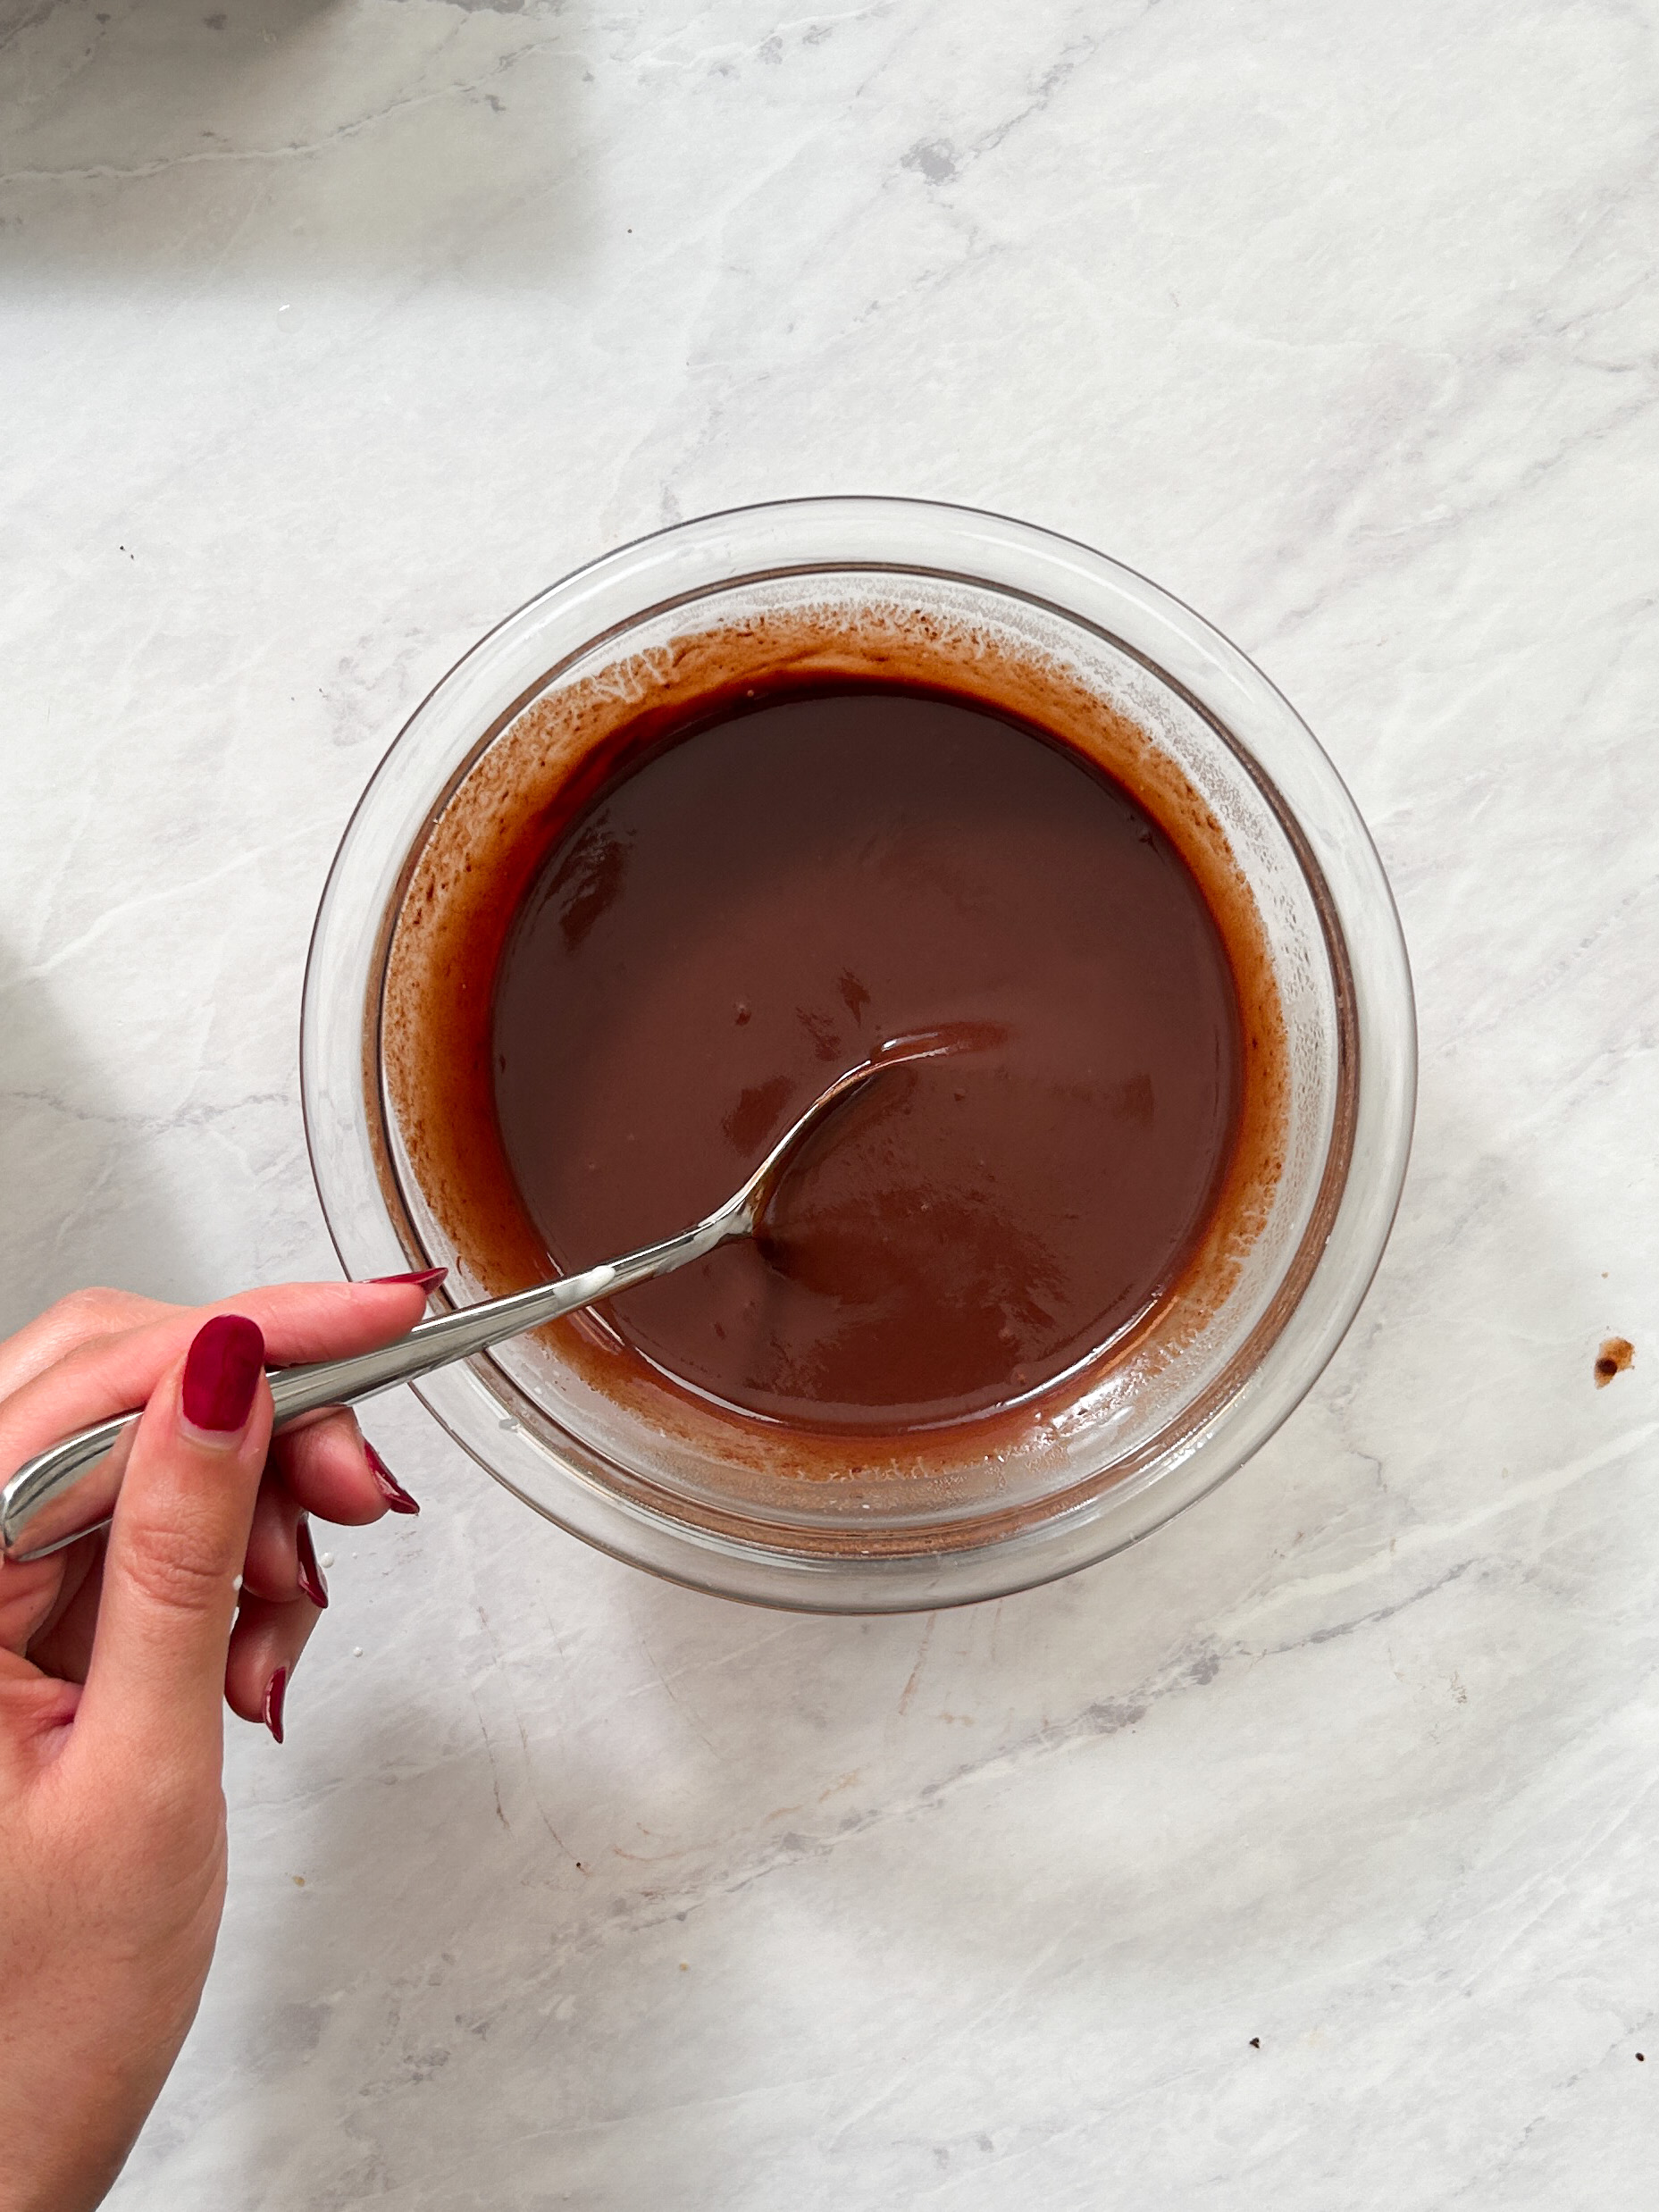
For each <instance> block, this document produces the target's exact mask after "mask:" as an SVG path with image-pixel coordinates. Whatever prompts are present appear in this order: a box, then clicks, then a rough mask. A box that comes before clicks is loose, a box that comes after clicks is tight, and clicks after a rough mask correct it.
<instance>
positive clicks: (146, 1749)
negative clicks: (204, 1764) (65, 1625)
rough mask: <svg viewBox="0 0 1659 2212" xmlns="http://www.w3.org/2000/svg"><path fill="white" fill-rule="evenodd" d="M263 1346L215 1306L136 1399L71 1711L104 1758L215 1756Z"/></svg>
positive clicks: (155, 1764)
mask: <svg viewBox="0 0 1659 2212" xmlns="http://www.w3.org/2000/svg"><path fill="white" fill-rule="evenodd" d="M264 1357H265V1345H264V1336H263V1335H262V1334H261V1332H260V1330H259V1328H258V1327H257V1325H256V1323H255V1322H253V1321H249V1320H244V1319H243V1318H242V1316H241V1315H240V1314H237V1313H220V1314H215V1315H214V1318H213V1320H210V1321H208V1322H206V1323H205V1325H204V1326H203V1327H202V1328H200V1329H199V1330H198V1331H197V1335H196V1336H195V1338H194V1340H193V1341H192V1343H191V1345H190V1348H189V1352H188V1353H187V1354H186V1355H185V1360H184V1365H183V1367H182V1369H181V1370H180V1369H177V1368H175V1369H174V1370H172V1373H171V1374H168V1375H165V1376H163V1378H162V1380H161V1382H160V1383H159V1384H158V1385H157V1387H156V1388H155V1391H154V1393H153V1394H152V1395H151V1397H150V1401H149V1403H148V1404H147V1406H146V1407H145V1409H144V1413H143V1417H142V1419H141V1420H140V1421H139V1423H138V1434H137V1435H136V1436H135V1437H134V1438H133V1445H132V1452H131V1455H130V1459H129V1460H128V1462H127V1472H126V1476H125V1479H124V1480H123V1481H122V1484H121V1496H120V1497H119V1498H118V1499H117V1501H116V1504H115V1518H114V1521H113V1525H112V1527H111V1529H110V1536H109V1548H108V1551H107V1553H106V1554H105V1562H104V1587H103V1592H102V1595H101V1597H100V1599H99V1604H98V1620H97V1627H96V1630H95V1632H94V1637H93V1645H92V1660H91V1664H90V1666H89V1667H88V1671H87V1686H86V1690H85V1692H84V1694H83V1696H82V1697H81V1701H80V1712H79V1713H78V1714H77V1717H76V1728H75V1733H76V1737H77V1738H78V1739H80V1741H81V1742H83V1743H85V1744H86V1745H87V1746H88V1749H89V1751H91V1752H92V1753H93V1755H96V1756H97V1757H99V1758H100V1760H104V1759H107V1758H109V1757H111V1756H113V1757H116V1758H119V1759H133V1760H136V1761H138V1763H139V1764H140V1766H141V1767H144V1768H147V1769H148V1770H149V1771H150V1772H151V1773H152V1774H155V1773H156V1772H163V1771H166V1770H168V1769H172V1768H175V1767H176V1765H177V1763H178V1762H179V1761H180V1758H182V1759H183V1760H184V1761H185V1762H186V1763H187V1764H194V1762H195V1761H196V1760H197V1759H199V1758H208V1759H211V1760H212V1761H213V1762H214V1766H215V1770H216V1767H217V1762H218V1758H219V1755H220V1748H221V1746H222V1741H223V1736H222V1720H221V1717H220V1701H221V1698H222V1696H223V1694H224V1667H225V1651H226V1647H227V1646H228V1644H229V1641H230V1624H231V1621H232V1620H233V1618H234V1616H235V1612H236V1577H237V1576H238V1575H239V1573H240V1571H241V1567H242V1561H243V1557H244V1555H245V1554H246V1552H247V1532H248V1527H249V1524H250V1522H251V1521H252V1519H253V1512H254V1500H255V1497H256V1495H257V1493H258V1489H259V1477H260V1472H261V1470H262V1469H263V1467H264V1459H265V1447H266V1445H267V1443H268V1441H269V1438H270V1435H271V1394H270V1392H269V1390H268V1389H267V1388H266V1387H265V1379H264Z"/></svg>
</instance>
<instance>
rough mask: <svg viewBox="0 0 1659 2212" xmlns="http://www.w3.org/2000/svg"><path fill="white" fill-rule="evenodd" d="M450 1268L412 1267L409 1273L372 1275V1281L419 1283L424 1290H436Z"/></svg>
mask: <svg viewBox="0 0 1659 2212" xmlns="http://www.w3.org/2000/svg"><path fill="white" fill-rule="evenodd" d="M448 1272H449V1270H448V1268H412V1269H410V1270H409V1272H408V1274H407V1275H371V1276H370V1278H369V1280H370V1282H372V1283H418V1284H419V1286H420V1287H421V1288H422V1289H423V1290H436V1289H437V1287H438V1286H439V1284H440V1283H441V1282H442V1280H443V1278H444V1277H445V1276H446V1275H448Z"/></svg>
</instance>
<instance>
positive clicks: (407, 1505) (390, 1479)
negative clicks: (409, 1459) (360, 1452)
mask: <svg viewBox="0 0 1659 2212" xmlns="http://www.w3.org/2000/svg"><path fill="white" fill-rule="evenodd" d="M363 1449H364V1455H365V1456H366V1458H367V1460H368V1462H369V1472H370V1473H371V1474H372V1475H373V1478H374V1481H375V1487H377V1488H378V1489H379V1491H380V1494H381V1496H382V1497H383V1498H384V1499H385V1501H386V1503H387V1504H388V1505H390V1507H391V1510H392V1511H393V1512H394V1513H418V1512H420V1510H421V1508H420V1504H419V1503H418V1501H417V1500H416V1499H415V1498H412V1497H411V1496H409V1493H408V1492H407V1491H406V1489H405V1488H404V1487H403V1485H402V1483H400V1482H399V1481H398V1478H397V1476H396V1475H394V1474H393V1472H392V1470H391V1469H390V1467H388V1465H387V1464H386V1462H385V1461H384V1460H383V1459H382V1458H381V1455H380V1454H379V1453H378V1452H377V1451H376V1450H375V1448H374V1446H373V1445H372V1444H370V1443H368V1442H367V1441H366V1440H365V1442H364V1446H363Z"/></svg>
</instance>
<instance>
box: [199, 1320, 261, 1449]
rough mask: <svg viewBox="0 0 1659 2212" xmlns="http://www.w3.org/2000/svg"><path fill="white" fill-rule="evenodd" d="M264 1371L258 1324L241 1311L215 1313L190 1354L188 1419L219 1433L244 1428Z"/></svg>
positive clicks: (202, 1328) (200, 1427) (200, 1330)
mask: <svg viewBox="0 0 1659 2212" xmlns="http://www.w3.org/2000/svg"><path fill="white" fill-rule="evenodd" d="M264 1371H265V1340H264V1336H262V1335H261V1333H260V1330H259V1328H258V1326H257V1324H256V1323H255V1322H253V1321H248V1320H244V1319H243V1318H242V1316H241V1315H240V1314H239V1313H215V1314H214V1318H213V1320H211V1321H206V1322H204V1323H203V1325H202V1327H201V1328H198V1329H197V1332H196V1337H195V1341H194V1342H193V1343H192V1345H191V1346H190V1349H189V1353H187V1354H186V1356H185V1362H184V1387H183V1389H182V1391H181V1392H180V1399H181V1403H182V1405H183V1409H184V1418H185V1419H186V1420H188V1421H189V1424H190V1426H191V1427H192V1428H193V1429H206V1430H208V1431H209V1433H210V1434H214V1435H218V1436H227V1435H230V1434H231V1433H232V1432H234V1431H235V1430H237V1429H241V1428H242V1427H244V1426H245V1425H246V1423H247V1417H248V1415H249V1413H251V1412H253V1410H254V1393H255V1391H256V1390H257V1389H258V1387H259V1378H260V1377H261V1376H262V1375H263V1374H264Z"/></svg>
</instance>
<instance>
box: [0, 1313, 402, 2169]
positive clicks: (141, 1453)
mask: <svg viewBox="0 0 1659 2212" xmlns="http://www.w3.org/2000/svg"><path fill="white" fill-rule="evenodd" d="M430 1286H431V1284H430V1278H426V1279H424V1280H423V1279H421V1278H416V1279H415V1280H413V1281H402V1282H392V1283H386V1284H367V1283H364V1284H342V1283H329V1284H295V1285H288V1286H283V1287H281V1288H277V1289H271V1290H260V1291H250V1292H248V1293H247V1294H246V1295H244V1296H243V1297H241V1298H239V1299H237V1300H236V1301H234V1302H231V1303H230V1304H227V1305H226V1306H223V1307H219V1308H202V1309H195V1310H192V1309H189V1308H184V1307H171V1306H162V1305H157V1304H155V1303H154V1302H152V1301H150V1300H148V1299H135V1298H129V1297H126V1296H124V1295H121V1294H119V1293H116V1292H111V1291H91V1292H82V1293H80V1294H79V1295H77V1296H76V1297H74V1298H71V1299H67V1300H65V1301H63V1303H62V1304H60V1305H58V1306H54V1308H52V1309H51V1311H49V1312H47V1313H46V1314H44V1315H42V1316H41V1318H40V1319H39V1320H37V1321H35V1322H32V1323H31V1324H30V1325H29V1328H25V1329H23V1330H21V1331H20V1333H19V1334H18V1335H17V1336H14V1337H13V1338H12V1339H11V1340H10V1341H9V1342H8V1343H6V1344H5V1345H0V1479H5V1478H7V1477H9V1476H10V1474H11V1473H12V1472H13V1470H15V1469H16V1468H17V1467H18V1466H19V1465H21V1462H23V1461H24V1460H25V1459H27V1458H28V1457H29V1456H30V1454H33V1453H35V1452H37V1451H39V1450H41V1449H42V1448H43V1447H44V1446H45V1445H47V1444H49V1443H51V1442H53V1441H54V1439H55V1438H57V1437H61V1436H63V1435H66V1434H68V1433H69V1432H70V1431H71V1430H73V1429H79V1428H81V1427H84V1426H85V1425H86V1424H87V1423H88V1422H90V1421H95V1420H102V1419H104V1418H105V1416H107V1415H109V1414H111V1413H115V1412H123V1411H125V1410H126V1409H127V1408H129V1407H130V1406H134V1405H139V1404H142V1405H143V1406H144V1408H145V1412H144V1416H143V1419H142V1420H141V1422H140V1424H139V1427H138V1434H137V1436H136V1437H135V1439H134V1443H133V1447H132V1453H131V1456H130V1460H129V1462H128V1468H127V1473H126V1478H125V1481H124V1483H123V1486H122V1488H121V1496H120V1499H119V1500H118V1502H117V1504H116V1509H115V1517H114V1521H113V1524H112V1526H111V1528H110V1529H109V1530H108V1532H107V1535H106V1536H105V1535H98V1536H95V1537H89V1538H85V1539H83V1541H82V1542H80V1544H77V1545H75V1546H71V1548H70V1549H69V1550H67V1551H65V1552H62V1553H57V1554H54V1555H53V1556H52V1557H51V1558H49V1559H45V1560H40V1561H37V1562H35V1563H32V1564H29V1565H27V1566H16V1565H12V1566H0V1995H3V1998H4V2002H3V2003H0V2212H81V2208H86V2207H91V2206H93V2205H96V2203H98V2202H99V2200H100V2199H102V2197H103V2195H104V2193H105V2191H106V2190H107V2189H108V2187H109V2186H110V2183H112V2182H113V2179H114V2177H115V2175H116V2174H117V2173H118V2172H119V2170H120V2168H121V2162H122V2160H123V2159H124V2158H125V2157H126V2155H127V2152H128V2150H129V2149H130V2147H131V2144H132V2141H133V2139H134V2138H135V2136H136V2135H137V2133H138V2129H139V2127H140V2126H141V2125H142V2124H143V2122H144V2119H145V2116H146V2115H147V2113H148V2111H149V2108H150V2106H151V2105H152V2104H153V2103H154V2101H155V2097H156V2095H157V2093H158V2091H160V2089H161V2085H162V2083H163V2081H164V2080H165V2079H166V2076H167V2073H168V2070H169V2068H170V2067H171V2065H172V2061H173V2059H174V2057H176V2056H177V2054H178V2050H179V2047H180V2044H181V2043H182V2041H183V2040H184V2036H185V2032H186V2031H187V2030H188V2028H189V2024H190V2022H191V2020H192V2019H193V2018H194V2016H195V2013H196V2007H197V2002H198V2000H199V1998H200V1995H201V1989H202V1984H203V1982H204V1981H205V1978H206V1973H207V1967H208V1964H209V1961H210V1960H211V1958H212V1956H213V1948H214V1938H215V1935H216V1933H217V1931H218V1926H219V1917H220V1912H221V1909H222V1904H223V1898H224V1872H225V1817H224V1797H223V1792H222V1787H221V1780H220V1770H221V1764H222V1751H223V1726H222V1709H223V1708H222V1700H228V1701H229V1703H230V1705H231V1706H232V1708H233V1709H234V1710H235V1711H236V1712H237V1713H240V1714H241V1715H242V1716H243V1717H244V1718H245V1719H249V1720H254V1719H258V1718H261V1717H263V1718H264V1719H265V1720H266V1721H267V1722H268V1723H269V1724H270V1726H271V1728H272V1733H273V1734H274V1735H275V1736H276V1737H277V1739H278V1740H279V1741H281V1728H282V1699H283V1694H284V1690H285V1688H286V1685H287V1680H288V1677H289V1673H290V1672H291V1671H292V1668H293V1666H294V1663H295V1662H296V1661H297V1658H298V1656H299V1654H300V1652H301V1650H302V1649H303V1647H304V1646H305V1642H306V1638H307V1637H308V1636H309V1634H310V1632H311V1630H312V1629H313V1627H314V1625H315V1622H316V1619H317V1613H318V1610H319V1607H320V1606H321V1605H326V1604H327V1602H328V1599H327V1593H326V1591H325V1590H324V1589H323V1583H322V1578H321V1575H320V1573H319V1572H318V1570H317V1566H316V1562H315V1555H314V1551H313V1549H312V1546H311V1539H310V1537H309V1533H308V1530H307V1528H306V1515H307V1513H311V1512H315V1513H319V1514H322V1515H323V1516H325V1517H326V1518H328V1519H330V1520H332V1521H344V1522H347V1523H349V1524H352V1525H361V1524H362V1523H364V1522H367V1521H374V1520H377V1519H378V1518H379V1517H380V1515H381V1513H383V1512H387V1511H389V1510H394V1511H401V1512H414V1511H415V1510H416V1508H415V1503H414V1500H413V1499H411V1498H410V1497H408V1496H407V1495H406V1493H405V1492H404V1491H402V1490H401V1489H400V1488H399V1487H398V1485H397V1483H396V1482H395V1481H393V1479H391V1477H390V1475H389V1474H388V1473H387V1471H386V1470H385V1469H384V1467H383V1465H381V1462H379V1461H378V1460H377V1459H374V1458H373V1457H372V1456H371V1455H370V1454H369V1450H368V1447H367V1446H365V1445H364V1442H363V1439H362V1437H361V1436H360V1434H359V1433H358V1431H357V1428H356V1422H355V1420H352V1418H351V1417H350V1415H349V1414H344V1413H341V1414H336V1415H331V1416H330V1417H329V1418H328V1419H327V1420H323V1421H319V1422H316V1423H314V1425H312V1426H311V1427H308V1428H305V1429H297V1430H294V1431H291V1432H289V1433H288V1434H285V1435H284V1436H283V1437H281V1438H279V1439H277V1440H276V1442H275V1443H274V1444H272V1440H271V1433H270V1432H271V1394H270V1392H269V1390H268V1389H267V1387H266V1386H265V1383H264V1365H265V1363H266V1361H267V1359H269V1361H270V1362H272V1364H281V1365H284V1366H286V1365H289V1364H292V1363H294V1362H298V1361H309V1360H317V1359H331V1358H340V1357H345V1356H348V1355H349V1354H350V1353H356V1352H362V1351H367V1350H369V1349H371V1348H372V1347H373V1346H375V1345H381V1344H386V1343H390V1341H391V1340H392V1339H394V1338H395V1337H398V1336H403V1335H405V1334H406V1332H407V1331H408V1329H410V1328H412V1327H413V1326H414V1324H415V1322H416V1321H417V1320H419V1319H420V1318H421V1314H422V1312H423V1309H424V1304H425V1296H426V1292H427V1290H428V1289H429V1288H430ZM232 1305H233V1308H234V1311H232V1310H231V1306H232Z"/></svg>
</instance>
